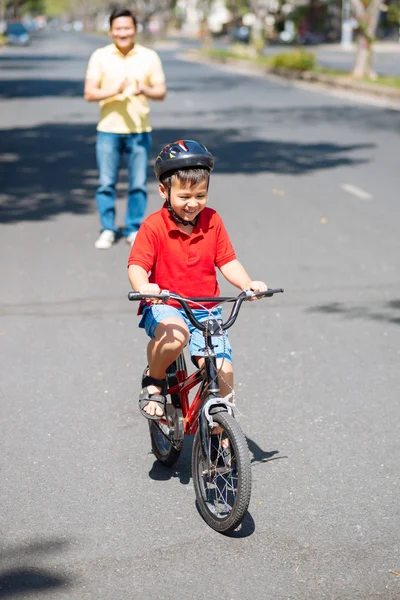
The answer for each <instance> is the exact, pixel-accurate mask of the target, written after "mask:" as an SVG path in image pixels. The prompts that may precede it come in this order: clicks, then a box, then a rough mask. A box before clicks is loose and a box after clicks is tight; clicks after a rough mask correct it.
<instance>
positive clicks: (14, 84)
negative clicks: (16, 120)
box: [0, 66, 83, 100]
mask: <svg viewBox="0 0 400 600" xmlns="http://www.w3.org/2000/svg"><path fill="white" fill-rule="evenodd" d="M14 68H15V67H13V69H14ZM19 68H20V69H21V68H22V67H21V66H19ZM27 68H29V70H31V68H30V67H28V66H27ZM49 96H57V97H58V98H63V97H66V98H78V97H79V98H82V97H83V81H82V80H81V81H75V80H73V79H25V78H24V79H20V78H19V79H2V80H0V98H1V99H2V100H6V99H10V98H14V99H15V98H46V97H47V98H48V97H49Z"/></svg>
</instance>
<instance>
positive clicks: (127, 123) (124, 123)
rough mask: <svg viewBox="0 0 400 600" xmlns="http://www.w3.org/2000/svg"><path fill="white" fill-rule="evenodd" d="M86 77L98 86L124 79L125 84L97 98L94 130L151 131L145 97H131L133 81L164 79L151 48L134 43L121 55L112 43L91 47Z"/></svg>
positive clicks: (157, 57) (147, 83) (147, 82)
mask: <svg viewBox="0 0 400 600" xmlns="http://www.w3.org/2000/svg"><path fill="white" fill-rule="evenodd" d="M86 79H90V80H92V81H94V82H96V83H97V84H98V85H99V87H100V88H112V86H116V85H117V84H118V83H120V82H122V81H123V80H124V79H127V80H128V82H129V84H130V85H128V87H127V88H126V89H125V90H124V91H123V92H122V94H118V95H117V96H113V97H112V98H107V99H106V100H101V102H100V121H99V123H98V125H97V130H98V131H106V132H108V133H142V132H144V131H151V126H150V122H149V112H150V107H149V103H148V101H147V98H146V96H144V95H143V94H139V95H138V96H132V95H131V94H132V90H134V89H135V88H136V83H137V82H140V83H144V84H145V85H150V86H153V85H157V84H160V83H164V82H165V76H164V71H163V68H162V64H161V60H160V58H159V56H158V54H157V52H155V51H154V50H151V49H150V48H145V47H144V46H141V45H140V44H136V43H135V45H134V47H133V48H132V50H130V52H128V54H127V55H126V56H125V55H123V54H122V53H121V52H120V51H119V50H118V48H117V46H116V45H115V44H109V45H108V46H104V47H103V48H99V49H98V50H95V51H94V52H93V54H92V56H91V57H90V60H89V65H88V68H87V71H86Z"/></svg>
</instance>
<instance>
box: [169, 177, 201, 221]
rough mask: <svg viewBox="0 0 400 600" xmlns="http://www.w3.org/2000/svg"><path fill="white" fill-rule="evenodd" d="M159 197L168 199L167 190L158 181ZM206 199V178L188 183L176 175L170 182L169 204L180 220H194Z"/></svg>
mask: <svg viewBox="0 0 400 600" xmlns="http://www.w3.org/2000/svg"><path fill="white" fill-rule="evenodd" d="M159 190H160V194H161V197H162V198H164V200H168V190H167V188H166V187H165V186H164V185H163V184H162V183H160V185H159ZM207 199H208V180H207V179H203V180H202V181H199V182H198V183H194V184H192V185H190V184H189V183H186V184H184V183H182V182H181V181H180V180H179V179H178V178H177V177H174V178H173V179H172V182H171V197H170V201H171V206H172V209H173V210H174V211H175V213H176V214H177V215H178V217H179V218H180V219H182V221H186V222H191V221H194V220H195V218H196V217H197V215H199V214H200V213H201V211H202V210H203V208H204V207H205V205H206V204H207Z"/></svg>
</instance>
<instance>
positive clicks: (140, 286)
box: [128, 265, 161, 294]
mask: <svg viewBox="0 0 400 600" xmlns="http://www.w3.org/2000/svg"><path fill="white" fill-rule="evenodd" d="M128 277H129V281H130V282H131V286H132V288H133V290H134V291H135V292H139V294H146V293H147V294H159V293H160V292H161V290H160V288H159V286H158V285H157V284H156V283H149V277H148V275H147V271H145V270H144V269H143V267H139V265H129V267H128Z"/></svg>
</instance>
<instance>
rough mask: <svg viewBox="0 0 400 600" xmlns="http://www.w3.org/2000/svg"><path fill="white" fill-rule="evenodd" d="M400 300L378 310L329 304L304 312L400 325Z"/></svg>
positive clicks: (342, 304)
mask: <svg viewBox="0 0 400 600" xmlns="http://www.w3.org/2000/svg"><path fill="white" fill-rule="evenodd" d="M398 311H400V300H399V299H393V300H390V301H389V302H386V303H385V304H383V305H381V306H380V307H379V308H378V309H376V307H373V308H372V307H369V306H349V305H346V304H344V303H342V302H330V303H328V304H320V305H318V306H313V307H311V308H308V309H307V311H306V312H309V313H321V314H325V315H340V316H342V317H343V318H344V319H370V320H372V321H380V322H384V323H393V324H394V325H400V315H399V312H398Z"/></svg>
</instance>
